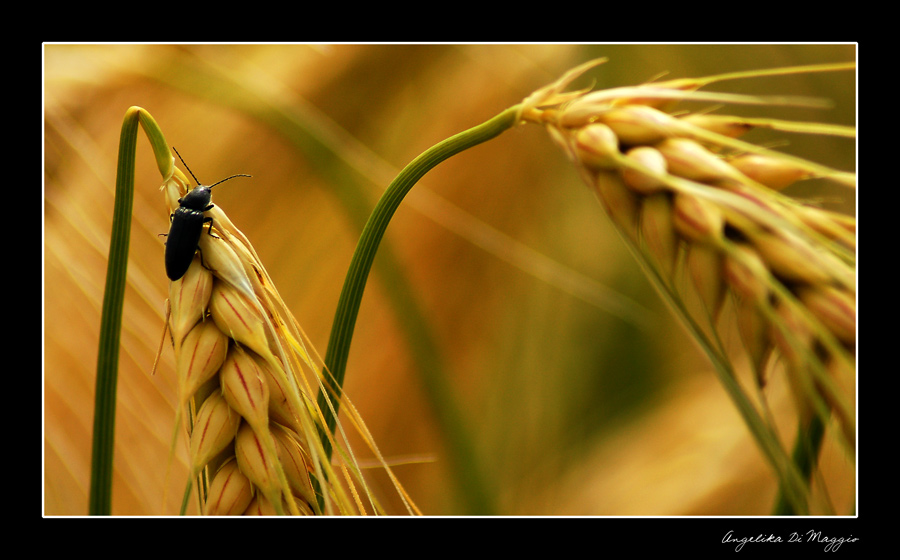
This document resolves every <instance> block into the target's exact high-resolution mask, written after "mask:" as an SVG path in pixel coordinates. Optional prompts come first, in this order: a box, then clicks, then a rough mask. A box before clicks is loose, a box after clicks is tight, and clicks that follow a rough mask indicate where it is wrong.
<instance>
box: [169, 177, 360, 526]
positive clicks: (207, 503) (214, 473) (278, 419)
mask: <svg viewBox="0 0 900 560" xmlns="http://www.w3.org/2000/svg"><path fill="white" fill-rule="evenodd" d="M173 169H174V170H173V173H172V175H171V177H169V178H168V179H167V180H166V181H165V182H164V184H163V186H162V191H163V193H164V197H165V199H166V203H167V205H168V208H169V213H171V212H173V211H174V210H175V209H176V208H177V207H178V205H179V204H178V199H179V198H180V197H182V196H184V194H185V192H187V190H189V189H190V183H189V182H188V180H187V179H186V177H185V175H184V174H183V173H182V172H181V171H180V170H179V169H177V168H173ZM208 215H210V216H211V217H212V218H213V226H212V228H211V229H210V231H207V230H206V229H205V228H204V232H203V234H202V235H201V240H200V245H199V246H200V251H199V252H198V253H197V254H196V255H195V256H194V261H193V262H192V264H191V265H190V267H189V268H188V270H187V273H186V274H185V275H184V276H183V277H182V278H181V279H179V280H177V281H173V282H170V284H169V304H170V313H169V319H168V327H169V332H170V335H171V341H172V346H173V348H174V352H175V363H176V375H177V379H178V392H179V403H180V406H179V410H180V411H184V412H185V414H184V424H185V428H186V431H187V434H188V440H189V454H190V461H189V466H190V478H191V480H192V481H195V482H196V483H197V488H198V496H199V499H200V507H201V512H202V513H203V514H206V515H242V514H243V515H267V514H279V515H283V514H288V515H311V514H327V513H340V514H359V513H364V512H365V510H364V508H363V507H362V504H360V503H358V500H354V499H351V497H350V496H351V494H352V495H353V496H356V495H357V493H358V492H357V490H356V489H354V488H353V484H354V483H353V481H352V480H351V479H350V478H348V477H344V478H343V479H344V481H345V482H346V483H347V484H348V485H350V489H351V490H352V492H348V491H347V490H346V489H345V488H344V486H343V485H342V484H340V483H335V481H337V480H338V477H337V476H336V473H335V472H334V471H333V469H332V467H331V464H330V461H329V460H327V459H326V458H325V457H327V455H326V453H325V452H324V450H323V446H322V441H321V437H322V436H321V435H320V434H322V433H326V434H327V433H328V431H327V430H323V429H322V428H321V426H323V425H324V423H323V422H322V421H321V418H322V411H321V410H318V409H317V407H316V398H315V395H316V389H317V388H318V387H321V386H322V385H321V383H319V381H320V380H321V375H322V373H321V369H320V367H319V366H318V365H317V363H316V362H314V361H313V360H312V359H311V357H310V355H309V353H308V352H307V347H306V345H305V344H304V342H303V340H304V337H303V333H302V330H301V329H300V327H299V325H298V324H297V322H296V320H295V319H294V318H293V316H292V315H291V313H290V311H289V310H288V309H287V307H286V306H285V305H284V303H283V301H282V300H281V297H280V296H279V295H278V292H277V290H276V289H275V287H274V285H273V284H272V282H271V279H270V278H269V275H268V273H267V272H266V270H265V268H264V267H263V265H262V263H261V262H260V260H259V258H258V257H257V255H256V252H255V251H254V249H253V247H252V245H251V244H250V242H249V240H248V239H247V238H246V236H245V235H244V234H243V233H241V232H240V230H238V229H237V228H236V227H235V226H234V224H233V223H232V222H231V221H230V220H229V219H228V217H227V216H226V215H225V213H224V212H223V211H222V209H221V208H220V207H219V206H218V205H216V206H214V207H213V208H212V209H211V210H209V212H208ZM208 233H209V234H208ZM304 372H306V373H304ZM310 379H312V381H310ZM351 410H352V408H351ZM332 446H334V448H335V449H337V450H339V451H342V450H340V448H339V446H338V445H337V444H336V443H335V442H334V441H333V440H332ZM344 456H346V455H344ZM351 470H352V469H351ZM357 483H362V485H363V486H365V483H364V482H363V481H362V480H361V479H358V480H357ZM189 488H190V485H189ZM370 498H371V496H370ZM373 507H375V508H376V510H377V508H378V506H377V505H374V504H373Z"/></svg>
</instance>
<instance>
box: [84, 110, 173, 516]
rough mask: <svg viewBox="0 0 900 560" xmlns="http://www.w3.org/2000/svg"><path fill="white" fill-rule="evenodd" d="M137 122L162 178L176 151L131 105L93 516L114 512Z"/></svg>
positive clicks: (100, 396)
mask: <svg viewBox="0 0 900 560" xmlns="http://www.w3.org/2000/svg"><path fill="white" fill-rule="evenodd" d="M138 124H140V125H141V127H143V129H144V132H145V133H146V134H147V138H148V139H149V140H150V146H151V147H152V148H153V153H154V156H155V157H156V162H157V165H158V167H159V171H160V173H162V175H163V177H165V176H166V174H167V173H169V172H171V171H170V170H171V167H172V155H171V152H169V148H168V145H167V144H166V140H165V138H164V137H163V134H162V131H161V130H160V128H159V126H158V125H157V124H156V121H154V120H153V117H151V116H150V114H149V113H147V111H145V110H144V109H141V108H140V107H130V108H129V109H128V111H126V112H125V119H124V121H123V122H122V132H121V134H120V136H119V161H118V168H117V171H116V196H115V202H114V208H113V222H112V232H111V236H110V240H109V258H108V261H107V265H106V266H107V268H106V288H105V290H104V293H103V308H102V310H101V315H100V342H99V345H98V351H97V382H96V388H95V392H94V430H93V441H92V448H91V488H90V492H89V496H88V500H89V501H88V513H89V514H90V515H109V514H110V512H111V510H112V473H113V441H114V436H115V424H116V386H117V384H118V376H119V339H120V334H121V331H122V306H123V304H124V300H125V277H126V274H127V271H128V246H129V243H130V237H131V209H132V206H133V201H134V165H135V152H136V151H137V134H138Z"/></svg>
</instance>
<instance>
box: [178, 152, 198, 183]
mask: <svg viewBox="0 0 900 560" xmlns="http://www.w3.org/2000/svg"><path fill="white" fill-rule="evenodd" d="M172 149H173V150H175V146H172ZM175 154H176V155H177V156H178V159H180V160H181V163H184V158H183V157H181V154H179V153H178V150H175ZM184 167H185V169H187V170H188V173H190V174H191V177H193V178H194V181H197V186H198V187H199V186H200V181H199V180H198V179H197V176H196V175H194V172H193V171H191V168H190V167H188V164H186V163H184Z"/></svg>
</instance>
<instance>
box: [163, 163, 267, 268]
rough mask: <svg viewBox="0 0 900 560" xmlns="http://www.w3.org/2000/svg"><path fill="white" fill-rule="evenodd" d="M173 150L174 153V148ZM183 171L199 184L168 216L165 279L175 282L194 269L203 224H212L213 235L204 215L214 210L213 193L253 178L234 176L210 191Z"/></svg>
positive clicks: (181, 199) (209, 221) (208, 220)
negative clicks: (230, 182)
mask: <svg viewBox="0 0 900 560" xmlns="http://www.w3.org/2000/svg"><path fill="white" fill-rule="evenodd" d="M172 149H173V150H175V148H172ZM175 153H176V154H178V159H180V160H181V163H184V159H182V157H181V154H179V153H178V150H175ZM184 167H185V168H186V169H187V170H188V173H190V174H191V177H193V178H194V180H195V181H197V186H196V187H194V188H193V189H192V190H191V191H190V192H189V193H187V194H186V195H184V196H183V197H182V198H179V199H178V204H179V205H180V206H179V207H178V208H176V209H175V212H173V213H172V215H171V216H169V221H170V222H171V225H170V226H169V233H168V234H167V239H166V275H167V276H168V277H169V279H170V280H173V281H174V280H178V279H179V278H181V277H182V276H184V273H185V272H187V269H188V267H189V266H191V261H193V260H194V253H196V252H197V249H198V247H197V244H198V243H199V242H200V235H201V234H202V233H203V224H207V223H208V224H209V229H208V230H207V232H208V233H209V234H210V235H212V221H213V219H212V218H210V217H208V216H204V215H203V213H204V212H206V211H207V210H210V209H211V208H212V207H213V204H212V202H211V201H212V192H211V189H212V188H213V187H215V186H216V185H218V184H219V183H224V182H225V181H227V180H228V179H234V178H235V177H250V175H244V174H239V175H232V176H231V177H227V178H225V179H222V180H221V181H219V182H218V183H213V184H212V185H210V186H208V187H207V186H204V185H201V184H200V181H198V180H197V176H196V175H194V173H193V171H191V168H190V167H188V165H187V164H186V163H184Z"/></svg>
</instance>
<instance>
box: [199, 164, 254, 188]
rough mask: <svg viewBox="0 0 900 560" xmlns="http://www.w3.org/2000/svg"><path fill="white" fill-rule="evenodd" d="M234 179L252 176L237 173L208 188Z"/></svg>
mask: <svg viewBox="0 0 900 560" xmlns="http://www.w3.org/2000/svg"><path fill="white" fill-rule="evenodd" d="M185 167H187V166H186V165H185ZM235 177H253V175H244V174H243V173H238V174H237V175H232V176H231V177H226V178H224V179H222V180H221V181H217V182H215V183H213V184H212V185H210V186H209V188H210V189H211V188H213V187H215V186H216V185H218V184H219V183H224V182H225V181H227V180H228V179H234V178H235Z"/></svg>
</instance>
